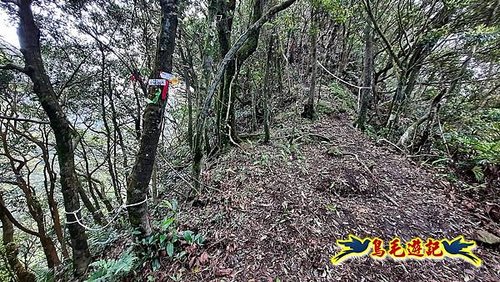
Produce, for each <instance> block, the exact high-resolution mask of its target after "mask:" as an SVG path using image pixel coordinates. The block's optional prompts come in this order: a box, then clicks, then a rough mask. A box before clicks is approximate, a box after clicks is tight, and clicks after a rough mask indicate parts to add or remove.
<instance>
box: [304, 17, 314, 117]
mask: <svg viewBox="0 0 500 282" xmlns="http://www.w3.org/2000/svg"><path fill="white" fill-rule="evenodd" d="M311 9H312V11H311V18H312V21H311V27H310V31H309V32H310V37H309V40H310V42H311V57H310V63H309V64H310V66H311V68H312V69H311V83H310V85H309V95H308V98H307V103H306V104H305V105H304V111H303V112H302V117H303V118H308V119H313V118H314V117H315V116H316V111H315V109H314V94H315V92H316V75H317V63H316V59H317V44H318V43H317V42H316V41H317V38H318V25H317V22H318V19H317V18H318V16H317V12H316V9H315V8H311Z"/></svg>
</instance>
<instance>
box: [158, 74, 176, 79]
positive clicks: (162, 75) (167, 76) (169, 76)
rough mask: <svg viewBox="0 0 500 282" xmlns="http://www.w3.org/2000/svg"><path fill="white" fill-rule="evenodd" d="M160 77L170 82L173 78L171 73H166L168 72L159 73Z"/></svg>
mask: <svg viewBox="0 0 500 282" xmlns="http://www.w3.org/2000/svg"><path fill="white" fill-rule="evenodd" d="M160 77H161V78H164V79H168V80H170V79H172V78H174V75H173V74H171V73H168V72H160Z"/></svg>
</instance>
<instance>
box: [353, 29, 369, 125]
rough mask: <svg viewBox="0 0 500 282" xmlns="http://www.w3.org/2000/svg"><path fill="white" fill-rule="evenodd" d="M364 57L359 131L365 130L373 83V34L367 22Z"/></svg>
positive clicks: (358, 121)
mask: <svg viewBox="0 0 500 282" xmlns="http://www.w3.org/2000/svg"><path fill="white" fill-rule="evenodd" d="M364 36H365V57H364V60H363V61H364V63H363V64H364V67H363V69H364V70H363V87H365V88H363V89H361V97H360V99H361V106H360V108H359V113H358V120H357V122H356V125H357V127H358V128H359V129H360V130H361V131H364V130H365V123H366V114H367V111H368V104H369V103H370V100H371V97H370V92H371V89H370V88H371V87H372V81H373V78H372V77H373V32H372V28H371V25H370V23H369V22H367V23H366V26H365V31H364Z"/></svg>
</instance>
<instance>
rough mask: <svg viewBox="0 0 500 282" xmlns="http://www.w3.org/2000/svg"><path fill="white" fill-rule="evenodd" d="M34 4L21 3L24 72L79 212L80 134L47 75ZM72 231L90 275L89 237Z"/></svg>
mask: <svg viewBox="0 0 500 282" xmlns="http://www.w3.org/2000/svg"><path fill="white" fill-rule="evenodd" d="M31 2H32V1H31V0H19V1H18V5H19V18H20V22H19V29H18V35H19V41H20V46H21V52H22V54H23V57H24V60H25V70H24V71H25V73H26V74H27V75H28V76H29V77H30V79H31V81H32V82H33V90H34V92H35V94H36V95H37V97H38V100H39V101H40V103H41V105H42V108H43V109H44V111H45V113H46V114H47V116H48V118H49V121H50V126H51V127H52V129H53V131H54V135H55V139H56V151H57V157H58V160H59V169H60V175H61V190H62V194H63V199H64V207H65V209H66V211H68V212H75V211H78V210H79V209H80V201H79V195H78V191H79V189H80V182H79V180H78V176H77V174H76V171H75V161H74V144H73V138H74V137H75V135H76V133H75V131H74V130H73V129H72V128H71V126H70V123H69V121H68V119H67V118H66V114H65V113H64V111H63V109H62V107H61V105H60V104H59V102H58V99H57V96H56V93H55V92H54V89H53V88H52V84H51V82H50V80H49V77H48V75H47V72H46V71H45V67H44V64H43V60H42V56H41V51H40V30H39V28H38V26H37V25H36V23H35V20H34V18H33V13H32V11H31ZM76 216H77V217H79V218H80V217H81V214H80V212H76ZM66 220H67V221H68V222H74V221H75V220H76V218H75V214H73V213H68V214H66ZM68 230H69V235H70V238H71V246H72V248H73V265H74V271H75V274H76V275H77V276H81V275H83V274H84V273H85V272H86V271H87V267H88V265H89V263H90V252H89V248H88V243H87V235H86V233H85V229H84V228H83V227H82V226H80V225H79V224H69V225H68Z"/></svg>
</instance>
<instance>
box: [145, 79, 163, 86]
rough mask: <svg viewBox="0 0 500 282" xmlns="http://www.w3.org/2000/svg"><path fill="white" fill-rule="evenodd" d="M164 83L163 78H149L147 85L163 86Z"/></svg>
mask: <svg viewBox="0 0 500 282" xmlns="http://www.w3.org/2000/svg"><path fill="white" fill-rule="evenodd" d="M165 83H166V80H165V79H150V80H148V85H149V86H163V85H165Z"/></svg>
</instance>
